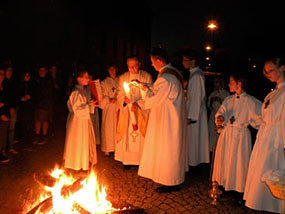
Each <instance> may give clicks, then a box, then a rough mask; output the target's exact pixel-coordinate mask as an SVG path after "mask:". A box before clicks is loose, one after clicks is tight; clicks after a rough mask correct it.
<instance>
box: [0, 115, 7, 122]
mask: <svg viewBox="0 0 285 214" xmlns="http://www.w3.org/2000/svg"><path fill="white" fill-rule="evenodd" d="M1 120H2V121H6V122H7V121H9V118H8V117H7V116H6V115H5V114H2V115H1Z"/></svg>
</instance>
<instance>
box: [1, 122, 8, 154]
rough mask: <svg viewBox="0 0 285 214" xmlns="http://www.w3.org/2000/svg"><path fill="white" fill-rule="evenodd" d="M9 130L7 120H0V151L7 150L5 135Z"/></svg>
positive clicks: (4, 151)
mask: <svg viewBox="0 0 285 214" xmlns="http://www.w3.org/2000/svg"><path fill="white" fill-rule="evenodd" d="M8 130H9V122H8V121H2V120H0V153H1V154H5V153H6V152H7V137H8Z"/></svg>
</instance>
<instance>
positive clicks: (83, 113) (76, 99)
mask: <svg viewBox="0 0 285 214" xmlns="http://www.w3.org/2000/svg"><path fill="white" fill-rule="evenodd" d="M68 102H69V104H70V107H71V109H72V111H73V113H74V114H75V115H76V116H77V117H80V118H82V119H87V118H89V117H90V109H89V105H88V103H87V99H84V97H83V96H82V94H80V93H79V92H78V91H73V92H72V93H71V95H70V97H69V100H68Z"/></svg>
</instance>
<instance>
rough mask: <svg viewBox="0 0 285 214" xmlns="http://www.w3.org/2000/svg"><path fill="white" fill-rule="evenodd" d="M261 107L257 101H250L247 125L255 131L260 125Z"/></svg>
mask: <svg viewBox="0 0 285 214" xmlns="http://www.w3.org/2000/svg"><path fill="white" fill-rule="evenodd" d="M261 106H262V103H261V102H260V101H259V100H258V99H255V98H253V99H251V100H250V103H249V107H250V121H249V123H250V125H251V126H252V127H253V128H255V129H258V128H259V126H260V125H261V123H262V117H261Z"/></svg>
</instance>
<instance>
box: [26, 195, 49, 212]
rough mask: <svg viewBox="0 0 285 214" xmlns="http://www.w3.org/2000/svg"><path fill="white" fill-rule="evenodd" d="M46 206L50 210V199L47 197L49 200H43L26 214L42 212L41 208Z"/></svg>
mask: <svg viewBox="0 0 285 214" xmlns="http://www.w3.org/2000/svg"><path fill="white" fill-rule="evenodd" d="M44 205H45V206H44ZM46 206H49V209H51V207H52V197H49V198H47V199H45V200H43V201H42V202H40V203H39V204H37V206H35V207H34V208H33V209H31V210H30V211H29V212H27V214H35V213H36V212H37V211H42V210H41V209H42V207H46Z"/></svg>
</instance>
